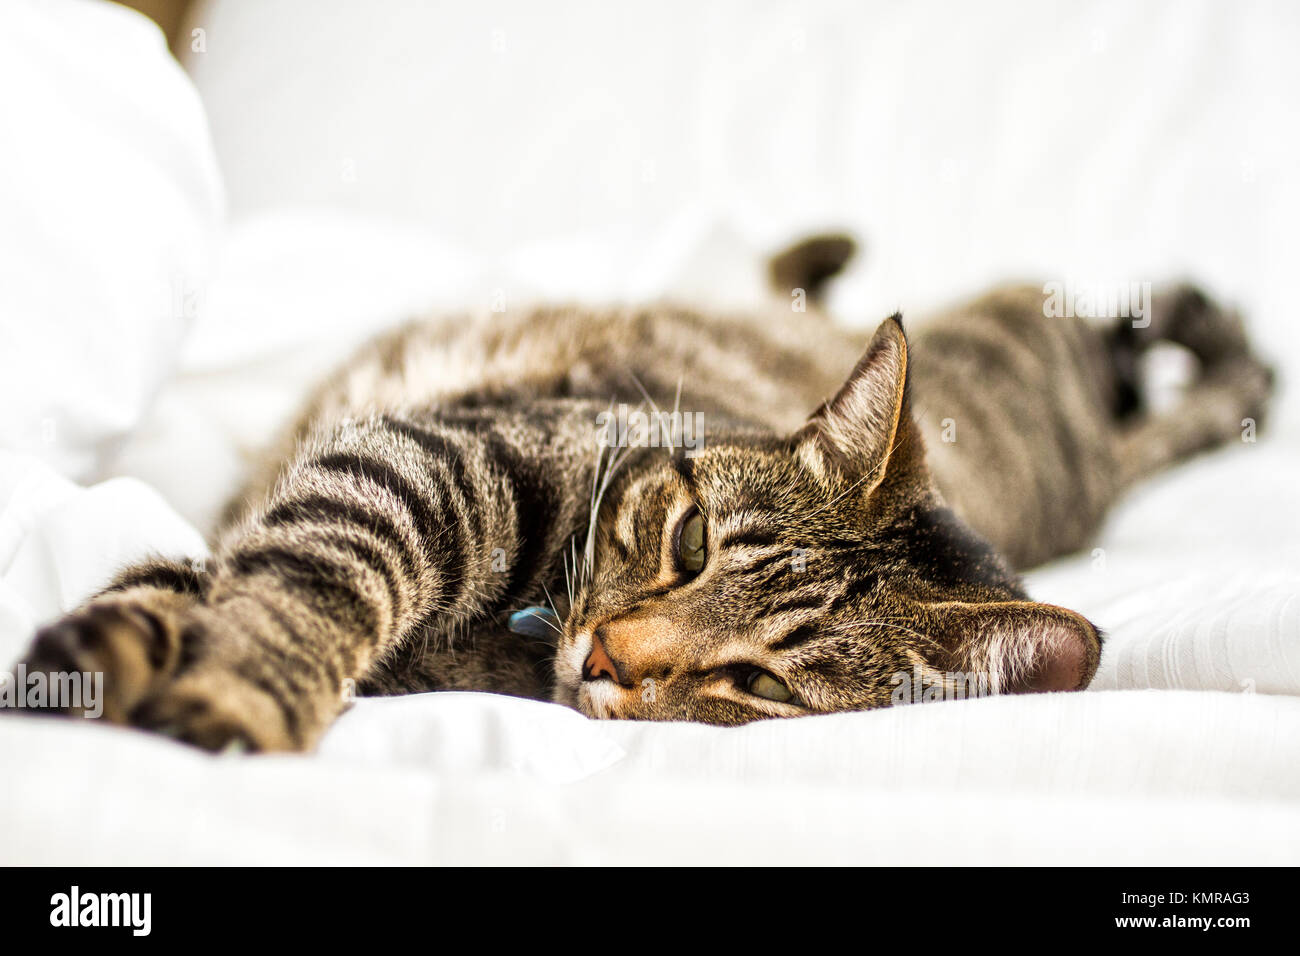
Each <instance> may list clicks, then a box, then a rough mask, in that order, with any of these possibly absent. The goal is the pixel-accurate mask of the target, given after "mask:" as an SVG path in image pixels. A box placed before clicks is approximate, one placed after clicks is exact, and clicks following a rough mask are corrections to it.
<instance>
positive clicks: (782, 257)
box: [767, 233, 858, 305]
mask: <svg viewBox="0 0 1300 956" xmlns="http://www.w3.org/2000/svg"><path fill="white" fill-rule="evenodd" d="M857 248H858V247H857V243H856V242H854V241H853V239H852V238H851V237H850V236H847V235H844V234H842V233H823V234H819V235H815V236H809V237H807V238H805V239H800V240H799V241H798V242H796V243H795V244H794V245H792V246H789V247H787V248H786V249H784V250H782V251H781V252H778V253H777V254H776V255H774V256H773V257H772V258H771V259H770V260H768V264H767V276H768V282H769V283H770V284H771V287H772V290H773V292H775V293H776V294H777V295H779V296H782V297H786V296H792V295H798V294H800V293H802V294H803V295H804V296H806V297H807V300H808V302H809V303H811V304H813V305H818V304H820V302H821V300H822V297H823V295H824V294H825V291H826V286H827V285H828V284H829V283H830V280H831V279H833V278H835V276H837V275H839V274H840V272H842V271H843V270H844V266H845V265H846V264H847V263H848V261H849V260H850V259H852V258H853V256H854V254H855V253H856V252H857Z"/></svg>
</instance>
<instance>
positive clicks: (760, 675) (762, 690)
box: [745, 670, 794, 704]
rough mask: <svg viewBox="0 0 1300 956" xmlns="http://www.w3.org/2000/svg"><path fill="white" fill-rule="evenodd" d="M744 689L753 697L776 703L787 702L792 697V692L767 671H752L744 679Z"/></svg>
mask: <svg viewBox="0 0 1300 956" xmlns="http://www.w3.org/2000/svg"><path fill="white" fill-rule="evenodd" d="M745 689H746V690H747V691H749V692H750V693H751V694H753V695H754V696H755V697H762V698H763V699H765V700H774V701H776V702H777V703H778V704H785V703H789V702H790V701H791V700H793V699H794V692H793V691H791V690H790V688H789V687H786V686H785V684H783V683H781V682H780V681H779V680H777V679H776V678H775V677H773V676H772V675H771V674H769V673H768V672H767V671H760V670H756V671H752V672H751V673H750V675H749V678H748V680H746V681H745Z"/></svg>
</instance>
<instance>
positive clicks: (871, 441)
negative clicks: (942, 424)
mask: <svg viewBox="0 0 1300 956" xmlns="http://www.w3.org/2000/svg"><path fill="white" fill-rule="evenodd" d="M906 414H907V337H906V336H905V335H904V334H903V317H902V316H901V315H898V314H895V315H892V316H890V317H889V318H888V319H886V320H885V321H884V322H881V323H880V327H879V328H877V329H876V332H875V334H874V335H873V336H872V337H871V342H870V344H869V345H868V346H867V350H866V352H864V353H863V355H862V358H860V359H859V360H858V364H857V365H856V366H854V368H853V372H852V373H851V374H850V375H849V377H848V380H847V381H845V383H844V384H843V385H842V386H841V387H840V390H839V391H838V392H837V393H836V394H835V397H834V398H832V399H830V400H829V401H827V402H825V403H823V404H822V406H821V407H820V408H818V409H817V411H815V412H813V414H812V416H811V417H810V418H809V419H808V423H807V424H806V425H805V426H804V427H803V429H802V430H801V431H800V432H799V434H798V436H796V437H797V438H798V440H799V442H800V443H801V445H802V446H803V447H805V448H806V449H808V450H809V451H813V452H816V453H820V454H823V455H826V456H827V457H829V458H831V459H832V460H833V461H835V463H836V464H837V465H838V466H840V467H842V468H845V469H847V470H849V471H850V472H852V473H854V474H863V473H866V474H867V475H868V477H867V480H866V484H865V486H864V490H867V491H870V490H871V488H873V487H875V485H876V484H878V483H879V482H880V479H881V478H882V477H883V476H884V473H885V467H886V466H887V465H888V464H889V458H890V455H891V454H892V452H893V450H894V447H895V438H896V436H897V434H898V428H899V421H900V420H901V419H903V418H904V416H905V415H906Z"/></svg>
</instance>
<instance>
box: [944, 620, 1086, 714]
mask: <svg viewBox="0 0 1300 956" xmlns="http://www.w3.org/2000/svg"><path fill="white" fill-rule="evenodd" d="M939 607H940V608H941V611H940V619H941V629H942V630H943V631H945V632H946V633H947V634H948V635H949V637H950V639H951V640H952V641H953V643H954V644H955V645H956V647H955V650H956V651H957V657H958V659H959V660H962V661H964V662H965V666H966V667H967V668H968V669H969V670H970V671H972V672H977V673H986V674H988V676H989V683H990V690H992V691H993V692H994V693H998V694H1025V693H1034V692H1037V691H1058V690H1083V688H1085V687H1087V686H1088V684H1089V683H1090V682H1091V681H1092V678H1093V676H1094V675H1095V674H1096V673H1097V664H1098V662H1099V661H1100V659H1101V632H1100V631H1098V630H1097V628H1096V627H1094V626H1093V625H1092V624H1091V623H1090V622H1089V621H1087V620H1086V619H1085V618H1084V617H1082V616H1081V615H1079V614H1076V613H1075V612H1074V611H1069V610H1066V609H1065V608H1063V607H1057V606H1056V605H1054V604H1039V603H1037V602H1035V601H998V602H991V603H980V604H964V603H955V602H954V603H945V604H943V605H940V606H939Z"/></svg>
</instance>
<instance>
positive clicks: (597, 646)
mask: <svg viewBox="0 0 1300 956" xmlns="http://www.w3.org/2000/svg"><path fill="white" fill-rule="evenodd" d="M602 677H608V678H609V679H610V680H612V681H613V682H614V683H616V684H619V683H622V681H620V680H619V676H618V668H617V667H615V666H614V661H613V660H611V659H610V656H609V654H608V653H607V652H606V650H605V645H604V644H603V643H602V642H601V640H600V628H596V630H595V632H593V633H592V635H591V653H590V654H588V655H587V660H586V663H584V664H583V665H582V679H583V680H600V678H602Z"/></svg>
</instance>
